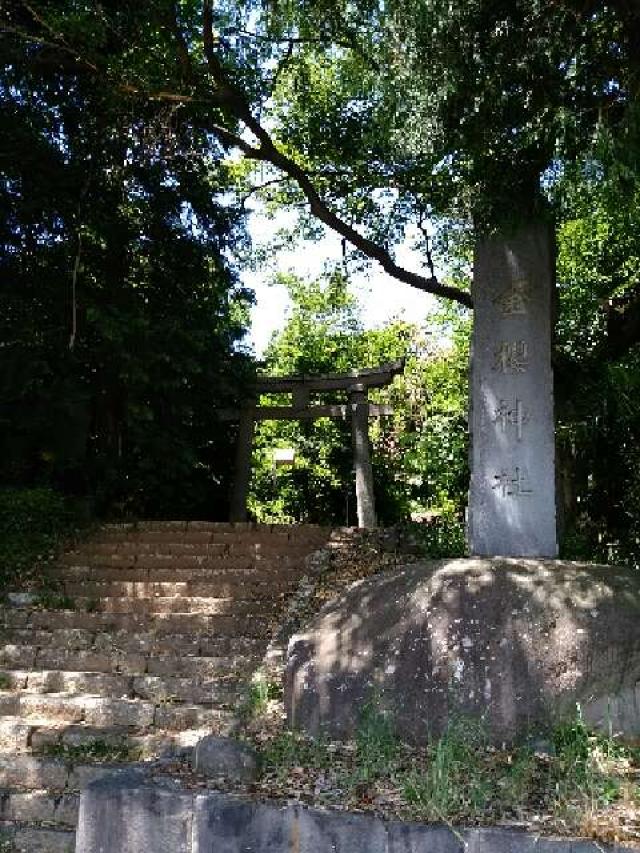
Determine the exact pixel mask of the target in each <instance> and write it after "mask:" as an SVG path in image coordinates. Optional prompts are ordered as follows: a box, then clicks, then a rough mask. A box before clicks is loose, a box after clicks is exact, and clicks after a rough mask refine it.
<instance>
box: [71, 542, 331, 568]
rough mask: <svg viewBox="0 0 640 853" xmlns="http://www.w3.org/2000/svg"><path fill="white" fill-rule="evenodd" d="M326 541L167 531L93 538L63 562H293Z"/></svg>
mask: <svg viewBox="0 0 640 853" xmlns="http://www.w3.org/2000/svg"><path fill="white" fill-rule="evenodd" d="M321 544H322V543H320V542H318V543H315V542H286V541H284V542H283V541H278V540H274V539H262V540H259V541H254V542H248V541H246V540H242V539H240V540H237V541H226V542H215V541H212V540H210V539H203V538H202V536H201V534H197V535H194V536H193V537H191V538H190V539H187V538H182V537H181V538H180V539H176V538H175V537H172V536H167V535H165V534H162V535H158V536H154V537H145V538H144V539H140V538H130V539H123V540H122V541H121V542H117V543H110V542H104V541H100V540H89V541H87V542H84V543H82V544H80V545H76V546H75V547H74V548H70V549H69V550H68V551H66V552H65V554H63V555H62V557H61V559H60V561H61V562H63V563H73V562H74V561H77V560H80V561H82V562H88V563H104V564H109V563H113V564H114V565H115V564H125V565H126V564H130V563H132V562H140V563H142V564H144V561H145V560H147V559H152V558H153V559H159V560H164V561H165V563H167V562H174V563H175V564H176V565H183V566H185V567H188V566H192V565H196V564H198V563H201V562H203V561H206V560H225V559H228V558H234V557H236V558H237V557H249V558H251V559H259V558H264V559H267V558H271V559H274V558H275V559H277V558H279V557H285V558H287V559H288V560H289V561H290V562H294V561H296V560H297V561H301V560H304V559H305V557H306V556H307V555H308V554H310V553H312V552H313V551H315V550H317V548H318V547H320V545H321Z"/></svg>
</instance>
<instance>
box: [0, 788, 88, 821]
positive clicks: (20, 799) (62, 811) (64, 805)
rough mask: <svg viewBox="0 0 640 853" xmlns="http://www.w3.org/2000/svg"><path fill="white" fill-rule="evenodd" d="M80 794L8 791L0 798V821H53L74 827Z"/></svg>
mask: <svg viewBox="0 0 640 853" xmlns="http://www.w3.org/2000/svg"><path fill="white" fill-rule="evenodd" d="M79 805H80V795H79V794H76V793H68V794H62V795H60V794H50V793H48V792H47V791H8V792H6V793H5V794H4V795H3V796H2V797H1V798H0V821H12V822H14V821H15V822H21V823H55V824H58V825H59V826H60V827H67V828H69V829H75V826H76V823H77V821H78V807H79Z"/></svg>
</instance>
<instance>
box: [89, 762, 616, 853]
mask: <svg viewBox="0 0 640 853" xmlns="http://www.w3.org/2000/svg"><path fill="white" fill-rule="evenodd" d="M597 848H598V850H601V851H608V853H623V848H622V847H620V846H617V845H616V846H610V845H606V844H604V845H601V844H598V845H597ZM595 849H596V847H595V846H594V842H592V841H575V840H571V839H562V840H561V839H550V838H540V836H539V835H538V834H537V833H536V834H529V833H525V832H519V831H515V830H507V829H456V828H454V827H448V826H424V825H420V824H409V823H400V822H394V821H391V822H384V821H382V820H380V819H379V818H378V817H375V816H373V815H358V814H349V813H345V812H330V811H320V810H318V809H309V808H305V807H304V806H299V805H288V806H279V805H268V804H265V803H260V802H256V801H252V800H241V799H239V798H236V797H232V796H228V795H226V794H220V793H213V792H199V791H189V790H187V789H185V788H181V787H180V786H178V785H176V784H168V783H167V784H159V783H157V782H153V781H151V780H147V779H145V778H144V776H142V775H139V774H132V773H126V772H125V773H123V774H114V775H112V776H107V777H105V778H103V779H101V780H100V781H98V782H94V783H93V784H91V785H90V786H89V787H88V788H87V789H86V790H85V791H83V793H82V796H81V800H80V817H79V823H78V834H77V843H76V853H115V852H116V851H117V853H462V851H468V853H516V851H517V853H565V851H566V853H593V851H594V850H595Z"/></svg>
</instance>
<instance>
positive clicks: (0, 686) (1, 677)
mask: <svg viewBox="0 0 640 853" xmlns="http://www.w3.org/2000/svg"><path fill="white" fill-rule="evenodd" d="M11 685H12V681H11V677H10V676H8V675H7V673H6V672H0V690H9V688H10V687H11Z"/></svg>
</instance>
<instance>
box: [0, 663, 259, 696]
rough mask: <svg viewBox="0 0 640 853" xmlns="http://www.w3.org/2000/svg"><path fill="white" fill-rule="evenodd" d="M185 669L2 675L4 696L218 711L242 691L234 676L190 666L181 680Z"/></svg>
mask: <svg viewBox="0 0 640 853" xmlns="http://www.w3.org/2000/svg"><path fill="white" fill-rule="evenodd" d="M195 660H198V659H195ZM185 669H186V667H185V668H184V669H180V668H177V667H171V666H170V665H166V674H158V673H155V674H147V675H109V674H106V673H102V672H60V671H59V670H36V671H33V672H25V671H20V670H8V671H5V672H3V673H2V675H3V676H4V678H3V685H4V687H5V692H6V693H13V694H17V695H19V696H25V695H28V696H30V695H44V696H50V695H52V694H55V695H56V696H85V697H94V696H103V697H113V698H120V699H149V700H151V701H153V702H156V703H157V702H163V701H168V700H173V701H180V702H190V703H195V704H198V703H200V702H214V703H216V704H218V705H220V706H221V707H224V706H234V705H236V704H238V702H239V701H240V697H241V695H242V693H243V691H242V682H241V681H240V679H239V678H238V676H237V673H235V672H234V673H233V674H232V675H229V674H227V676H226V677H221V676H219V675H218V676H217V677H214V678H212V677H211V676H212V673H211V672H207V671H206V670H204V668H201V667H198V666H197V665H194V666H193V667H192V669H193V674H190V675H188V676H185V675H184V674H183V673H184V671H185ZM203 670H204V671H203ZM176 673H177V674H176ZM214 676H215V674H214Z"/></svg>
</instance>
